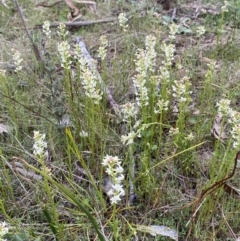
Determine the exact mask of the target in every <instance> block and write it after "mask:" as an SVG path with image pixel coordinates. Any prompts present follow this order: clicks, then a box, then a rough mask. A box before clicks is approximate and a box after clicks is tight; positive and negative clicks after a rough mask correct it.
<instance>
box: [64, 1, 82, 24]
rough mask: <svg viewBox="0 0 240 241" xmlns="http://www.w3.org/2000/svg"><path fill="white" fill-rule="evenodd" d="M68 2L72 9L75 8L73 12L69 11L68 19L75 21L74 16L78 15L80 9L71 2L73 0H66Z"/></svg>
mask: <svg viewBox="0 0 240 241" xmlns="http://www.w3.org/2000/svg"><path fill="white" fill-rule="evenodd" d="M65 2H66V4H67V5H68V6H69V7H70V8H71V9H72V10H74V12H73V13H68V20H69V21H73V18H72V16H73V17H76V16H78V15H79V13H80V11H79V9H78V8H77V7H75V5H74V4H73V3H72V2H71V0H65Z"/></svg>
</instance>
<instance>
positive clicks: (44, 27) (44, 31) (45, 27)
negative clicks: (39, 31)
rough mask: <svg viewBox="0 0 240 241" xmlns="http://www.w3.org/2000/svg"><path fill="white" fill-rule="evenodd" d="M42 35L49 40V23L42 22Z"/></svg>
mask: <svg viewBox="0 0 240 241" xmlns="http://www.w3.org/2000/svg"><path fill="white" fill-rule="evenodd" d="M43 33H44V34H45V35H46V37H47V38H49V39H50V38H51V30H50V22H49V21H44V22H43Z"/></svg>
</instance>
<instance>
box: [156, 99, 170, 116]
mask: <svg viewBox="0 0 240 241" xmlns="http://www.w3.org/2000/svg"><path fill="white" fill-rule="evenodd" d="M168 104H169V101H168V100H167V101H164V100H163V99H161V100H158V102H157V104H156V107H155V108H154V113H155V114H159V113H162V111H163V110H165V111H167V110H168Z"/></svg>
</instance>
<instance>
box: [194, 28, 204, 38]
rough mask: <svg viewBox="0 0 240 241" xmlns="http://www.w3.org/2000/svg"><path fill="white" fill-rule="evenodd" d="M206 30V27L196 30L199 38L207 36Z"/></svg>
mask: <svg viewBox="0 0 240 241" xmlns="http://www.w3.org/2000/svg"><path fill="white" fill-rule="evenodd" d="M205 32H206V30H205V28H204V26H199V27H197V29H196V33H197V37H199V38H200V37H202V36H203V35H204V34H205Z"/></svg>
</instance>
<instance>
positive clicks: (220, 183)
mask: <svg viewBox="0 0 240 241" xmlns="http://www.w3.org/2000/svg"><path fill="white" fill-rule="evenodd" d="M239 158H240V151H238V152H237V154H236V156H235V159H234V166H233V170H232V172H231V173H230V174H229V175H228V176H227V177H225V178H223V179H222V180H220V181H218V182H216V183H214V184H213V185H211V186H210V187H209V188H207V189H205V190H204V191H202V192H201V194H200V197H199V198H197V200H196V201H194V202H193V207H194V210H195V211H194V213H193V215H192V217H191V218H190V220H189V221H188V223H189V222H193V221H194V218H195V216H196V213H197V211H198V210H199V208H200V207H201V205H202V204H200V206H199V207H198V208H196V206H197V205H198V204H199V203H200V202H201V200H202V199H203V198H204V197H205V199H206V197H207V196H208V195H210V194H211V193H213V192H214V191H216V190H217V189H218V188H220V187H221V186H223V185H224V184H225V182H226V181H227V180H229V179H230V178H232V177H233V175H234V174H235V171H236V168H237V160H238V159H239ZM205 199H204V200H205ZM203 202H204V201H203ZM188 223H187V224H188ZM191 231H192V225H191V227H190V229H189V231H188V235H187V237H186V240H188V238H189V236H190V234H191Z"/></svg>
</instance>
